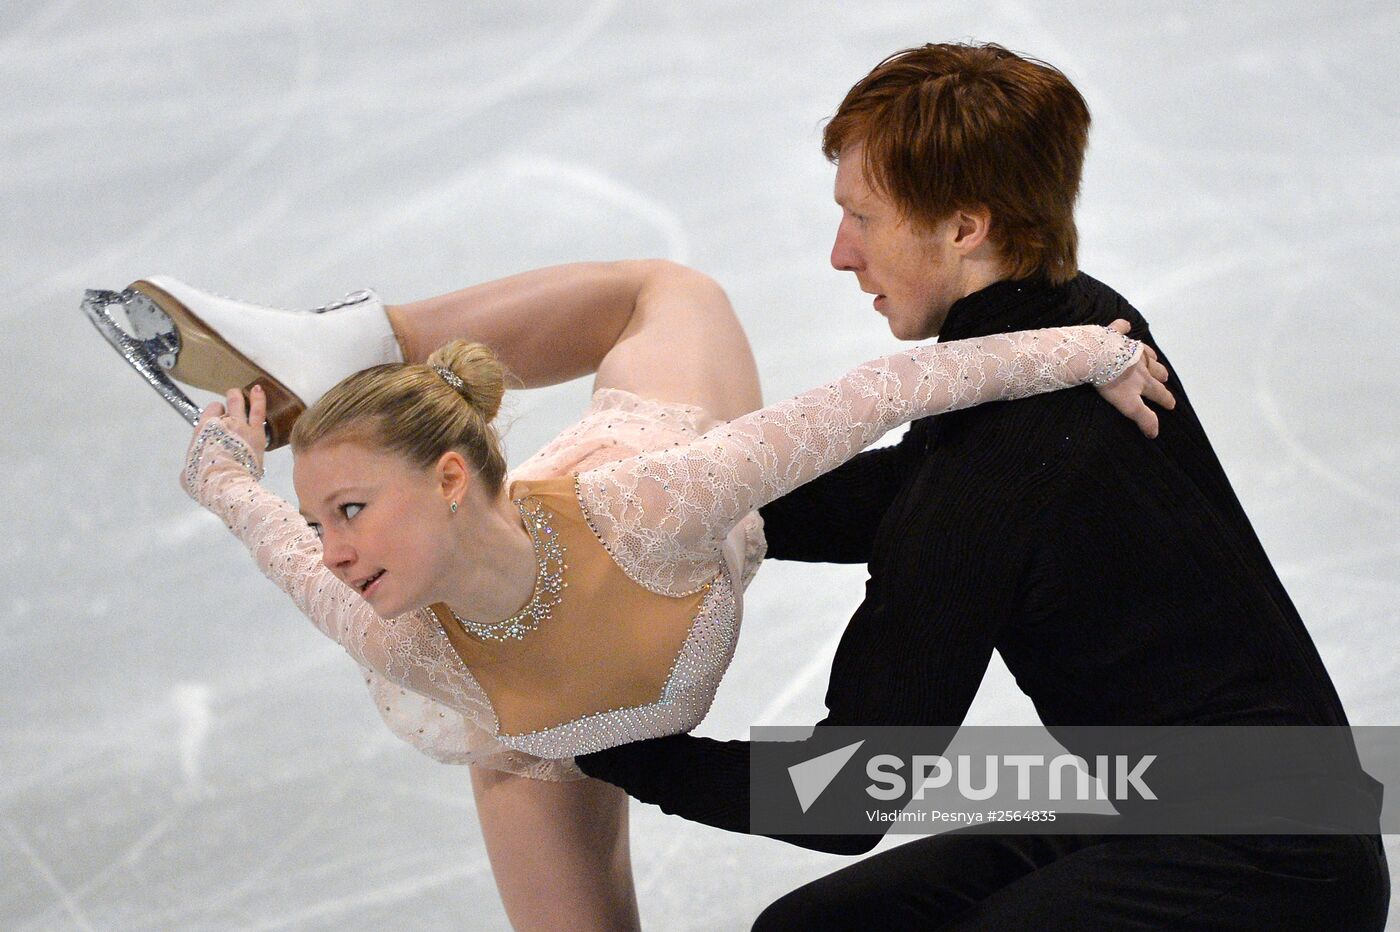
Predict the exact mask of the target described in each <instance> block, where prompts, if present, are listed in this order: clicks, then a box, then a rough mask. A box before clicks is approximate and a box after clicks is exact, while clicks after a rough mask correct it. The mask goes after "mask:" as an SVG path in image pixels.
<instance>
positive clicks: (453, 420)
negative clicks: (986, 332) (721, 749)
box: [152, 262, 1172, 928]
mask: <svg viewBox="0 0 1400 932" xmlns="http://www.w3.org/2000/svg"><path fill="white" fill-rule="evenodd" d="M157 281H159V280H157ZM152 290H153V291H159V293H160V294H161V295H162V296H163V298H164V299H168V300H169V301H170V302H174V304H167V303H165V302H164V301H163V302H162V307H163V308H166V309H167V310H169V311H170V312H171V314H172V316H173V317H175V319H176V320H177V321H178V320H180V319H181V315H186V317H187V319H190V320H194V321H195V322H196V323H198V321H199V315H200V314H201V313H202V314H203V315H204V317H206V318H207V317H211V316H214V314H215V305H214V303H213V302H216V301H217V300H220V299H214V298H212V297H211V296H206V295H203V294H202V293H200V292H197V291H195V290H194V289H190V288H189V287H188V286H185V285H182V284H180V283H178V282H174V281H173V280H164V281H162V282H161V286H160V287H159V288H153V289H152ZM225 304H227V302H225ZM176 305H178V308H177V307H176ZM226 309H227V308H225V310H226ZM263 310H265V309H259V311H260V312H261V311H263ZM267 313H273V314H276V313H279V312H272V311H268V312H267ZM384 314H385V315H386V317H387V319H388V321H389V322H390V323H391V324H392V330H393V334H394V336H395V337H396V339H397V343H398V344H399V346H400V347H401V348H402V352H403V356H404V357H405V358H406V359H407V360H409V361H406V362H399V363H384V364H380V365H376V366H372V367H370V368H369V369H366V370H364V371H360V372H357V373H355V374H353V375H350V376H349V377H347V378H345V379H344V380H343V381H340V382H339V383H338V384H336V385H335V386H334V388H332V389H331V390H329V391H328V392H326V393H325V394H324V395H323V396H321V397H320V398H319V400H316V399H314V398H306V399H304V400H305V401H306V402H312V401H314V404H311V405H310V407H309V409H308V410H306V412H305V413H304V414H302V415H301V416H300V418H299V419H297V420H296V422H295V426H294V427H293V429H292V431H291V435H290V442H291V446H292V450H293V454H294V484H295V486H296V491H297V496H298V498H299V500H300V505H301V510H300V512H298V511H297V509H295V508H293V506H291V505H290V504H288V503H286V502H285V501H283V500H281V499H280V498H278V497H277V496H276V495H274V494H273V493H271V492H269V491H267V490H265V489H263V488H262V487H261V486H260V485H259V484H258V479H259V478H260V476H261V463H262V457H263V453H264V449H265V445H266V444H265V439H264V437H265V435H264V420H265V417H266V415H267V408H268V400H267V393H266V392H265V391H264V390H263V389H262V387H261V384H267V381H268V379H270V378H271V377H273V376H279V375H281V376H282V379H281V381H282V382H283V383H285V382H291V381H294V379H293V378H292V377H291V373H290V372H286V373H283V374H279V373H273V372H264V371H261V370H260V372H259V375H260V376H264V377H265V378H263V380H262V383H261V384H260V385H258V386H255V387H254V388H253V389H252V390H251V391H250V393H249V395H250V398H249V400H248V401H247V402H246V403H245V401H244V396H243V393H242V392H241V391H240V390H237V389H234V390H231V391H229V392H228V393H227V401H226V404H220V403H215V404H212V405H210V406H208V407H207V408H206V409H204V411H203V412H202V415H201V417H200V420H199V422H198V424H197V426H196V432H195V437H194V439H193V440H192V442H191V444H190V447H189V450H188V454H187V462H186V466H185V468H184V470H183V472H182V474H181V481H182V484H183V486H184V488H185V489H186V490H187V491H188V492H189V493H190V494H191V495H192V496H193V497H194V498H195V499H196V500H197V501H198V502H199V503H200V504H201V505H203V506H205V507H206V508H209V509H210V510H212V511H214V512H215V513H216V514H218V515H219V516H220V517H221V518H223V520H224V521H225V522H226V523H227V524H228V525H229V527H230V528H231V529H232V530H233V531H234V533H235V534H237V535H238V536H239V538H240V539H241V540H242V541H243V542H244V543H245V544H246V545H247V547H248V548H249V550H250V551H251V552H252V555H253V557H254V559H255V560H256V561H257V563H258V565H259V567H260V568H261V569H262V570H263V572H264V573H265V574H267V575H268V576H269V578H271V579H272V580H273V581H274V582H276V583H277V584H278V585H279V586H280V587H281V588H282V589H284V591H286V592H287V593H288V595H290V596H291V597H292V599H293V600H294V601H295V602H296V603H297V605H298V607H299V608H301V610H302V611H303V612H304V613H305V614H306V615H307V616H308V617H309V618H310V619H311V620H312V622H313V623H314V624H315V625H316V626H317V627H318V628H319V629H320V630H321V631H322V632H324V633H325V634H326V635H328V636H329V637H331V638H333V639H335V640H336V641H337V642H338V643H340V644H341V645H342V646H343V647H344V648H345V649H346V651H347V652H348V653H349V654H350V655H351V656H352V657H353V658H354V659H355V660H356V662H357V663H358V664H359V665H360V666H361V668H362V669H363V671H364V675H365V679H366V682H367V684H368V685H369V688H370V691H371V693H372V695H373V697H374V701H375V704H376V706H377V708H378V709H379V711H380V714H381V715H382V716H383V717H384V719H385V721H386V722H387V723H388V725H389V726H390V727H391V728H392V729H393V730H394V731H395V732H396V733H397V734H399V735H400V736H401V737H403V738H404V739H406V740H407V741H409V742H410V743H412V744H414V745H415V746H417V747H418V748H420V749H422V750H424V751H425V752H426V753H428V754H430V755H432V756H434V757H435V758H437V759H439V760H444V761H450V762H457V763H463V762H465V763H470V764H472V768H471V769H472V782H473V788H474V790H475V793H476V799H477V805H478V811H479V814H480V818H481V823H482V828H483V833H484V835H485V838H486V843H487V850H488V855H489V857H490V859H491V863H492V867H493V870H494V872H495V874H496V878H497V883H498V886H499V887H500V889H501V894H502V898H503V900H504V902H505V906H506V910H507V912H508V914H509V915H510V917H511V920H512V922H513V923H514V924H515V925H516V926H517V927H522V928H524V927H536V926H539V927H545V926H549V927H558V926H559V925H560V924H561V923H564V924H568V925H569V926H570V927H575V928H577V927H585V926H590V925H593V924H596V925H597V926H598V927H607V928H618V927H629V926H635V925H636V922H637V915H636V903H635V897H634V894H633V892H632V885H631V869H630V862H629V856H628V849H627V829H626V802H625V800H626V798H625V796H623V794H622V793H621V792H620V791H618V790H615V789H614V788H613V787H610V786H607V785H605V784H601V783H597V782H595V781H590V780H586V779H580V778H581V777H582V775H581V774H580V773H579V771H578V770H577V768H576V767H574V765H573V763H572V760H571V758H572V757H573V756H574V755H577V754H582V753H586V752H589V751H595V750H599V749H602V748H606V747H610V746H613V745H616V744H620V743H624V742H628V741H633V740H638V739H642V738H649V737H655V736H659V735H664V734H672V733H676V732H681V731H686V730H689V729H691V728H693V727H695V725H697V724H698V723H699V722H700V720H701V719H702V718H703V717H704V715H705V713H706V711H707V710H708V708H709V705H710V702H711V699H712V698H713V695H714V691H715V689H716V688H717V686H718V683H719V680H720V677H721V676H722V674H723V672H724V670H725V668H726V667H727V665H728V663H729V660H730V658H731V656H732V652H733V649H734V644H735V639H736V637H737V634H738V625H739V617H740V605H741V593H742V591H743V589H744V587H745V586H746V584H747V583H748V581H749V579H750V578H751V577H752V575H753V573H754V571H755V570H756V568H757V565H758V562H759V560H760V559H761V557H762V552H763V543H762V531H761V526H760V521H759V519H758V517H757V515H756V513H755V512H756V510H757V508H758V507H759V506H760V505H763V504H764V503H766V502H768V501H770V500H772V499H774V498H776V497H778V496H779V495H781V494H783V493H785V492H786V491H788V490H790V489H792V488H794V487H795V486H797V485H800V484H802V483H804V482H807V481H809V480H811V479H813V478H815V477H816V476H817V475H820V474H821V473H823V472H825V471H826V470H829V469H831V468H833V467H835V466H836V465H838V464H840V463H841V462H843V461H844V460H846V459H847V458H849V457H850V456H852V455H854V454H855V453H857V452H858V451H860V450H861V449H863V448H864V447H865V446H867V445H869V444H870V443H872V442H873V441H874V440H876V439H878V438H879V437H880V436H881V435H883V434H884V433H886V432H887V431H889V430H890V429H892V428H894V427H896V426H898V425H899V424H902V423H904V422H906V421H909V420H911V419H914V418H919V417H925V416H929V415H933V414H938V413H941V412H944V411H950V410H954V409H957V408H963V407H968V406H971V405H976V404H981V403H984V402H988V401H996V400H1008V399H1014V398H1020V397H1025V396H1028V395H1031V394H1035V393H1039V392H1043V391H1049V390H1054V389H1059V388H1065V387H1069V386H1073V385H1079V384H1084V383H1093V384H1095V385H1097V386H1099V391H1100V393H1101V394H1102V395H1103V396H1104V397H1105V398H1106V399H1108V400H1109V401H1110V402H1111V403H1113V404H1114V405H1115V407H1117V408H1118V409H1119V410H1120V411H1122V412H1123V413H1125V414H1126V415H1128V416H1130V417H1132V418H1133V419H1134V420H1135V421H1136V422H1137V423H1138V424H1139V426H1140V427H1142V429H1143V430H1144V432H1146V433H1148V434H1149V435H1151V434H1152V433H1154V432H1155V415H1153V414H1152V413H1151V411H1150V410H1149V409H1147V408H1146V406H1145V405H1144V404H1143V398H1144V397H1147V398H1150V399H1152V400H1154V401H1157V402H1159V403H1161V404H1164V405H1167V406H1170V405H1171V404H1172V399H1171V396H1170V394H1169V393H1168V392H1167V390H1166V389H1165V387H1164V385H1163V384H1162V383H1163V381H1164V380H1165V379H1166V377H1167V376H1166V371H1165V369H1164V368H1163V367H1161V365H1160V364H1159V363H1157V362H1156V360H1155V356H1153V355H1152V354H1151V351H1150V350H1147V351H1146V352H1144V348H1143V347H1142V346H1141V345H1140V344H1138V343H1137V342H1136V341H1133V340H1129V339H1127V338H1126V337H1125V336H1122V334H1121V332H1120V328H1121V330H1123V331H1125V330H1126V329H1127V327H1126V323H1124V322H1117V323H1116V324H1115V327H1114V328H1102V327H1067V328H1057V329H1051V330H1040V331H1027V332H1021V333H1013V334H1007V335H996V336H989V337H984V338H980V339H976V340H968V341H962V342H958V343H950V344H935V345H924V346H919V347H916V348H914V349H911V350H908V351H905V352H901V353H896V354H893V355H891V356H887V357H884V358H882V359H878V360H874V361H872V362H869V363H866V364H865V365H863V366H860V367H858V368H856V369H854V370H852V371H851V372H849V373H848V374H846V375H845V376H843V377H842V378H841V379H839V380H837V381H835V382H832V383H830V384H828V385H825V386H822V387H820V388H817V389H814V390H812V391H809V392H807V393H805V394H802V395H799V396H797V397H796V398H793V399H791V400H788V401H785V402H782V403H780V404H776V405H773V406H770V407H768V408H763V409H761V410H756V409H758V408H759V405H760V401H761V400H760V395H759V387H758V378H757V373H756V368H755V365H754V361H753V358H752V355H751V353H750V351H749V347H748V344H747V341H746V339H745V337H744V334H743V331H742V329H741V328H740V325H739V323H738V320H737V318H736V317H735V315H734V313H733V311H732V309H731V307H730V305H729V302H728V300H727V298H726V297H725V295H724V293H723V292H722V291H721V290H720V289H719V287H718V286H717V285H716V284H715V283H714V282H713V281H711V280H710V279H708V278H706V277H705V276H703V275H701V274H699V273H696V272H694V271H692V270H689V269H685V268H682V267H679V266H676V265H674V264H671V263H666V262H622V263H606V264H582V265H573V266H562V267H557V268H551V269H543V270H539V271H536V272H530V273H526V274H524V275H519V276H515V277H512V278H508V279H503V280H500V281H496V282H491V283H487V284H484V285H479V286H476V287H474V288H468V289H466V290H464V291H460V292H455V293H453V294H450V295H445V296H442V297H439V298H433V299H429V300H427V301H423V302H419V303H417V304H411V305H404V306H400V307H392V308H387V309H385V310H384ZM287 319H288V320H289V321H290V320H291V317H290V316H289V317H288V318H287ZM182 336H184V337H185V342H186V345H191V346H192V345H193V344H194V340H195V338H196V337H197V336H198V334H197V333H196V332H195V328H194V326H193V325H190V326H189V328H188V329H185V330H182ZM213 337H214V342H215V343H220V342H222V341H223V337H221V336H220V335H219V334H218V333H214V334H213ZM224 337H229V338H230V339H232V337H231V335H230V334H229V333H225V334H224ZM459 337H469V338H470V339H472V340H474V341H476V342H474V343H466V342H463V341H462V340H460V339H457V338H459ZM239 340H240V342H243V341H242V338H241V337H240V338H239ZM443 344H446V345H443ZM225 345H226V346H227V347H228V348H229V349H231V345H229V344H225ZM488 346H489V347H492V348H493V349H494V352H493V351H492V349H487V347H488ZM431 347H441V348H439V349H437V350H436V351H434V352H432V353H431V354H429V353H428V352H427V350H428V349H429V348H431ZM299 350H300V351H302V352H303V353H304V355H305V357H306V358H307V359H310V358H311V357H312V356H314V355H315V354H316V353H317V352H318V351H319V350H318V348H317V347H316V346H302V347H299ZM283 352H284V353H285V350H284V351H283ZM498 360H499V361H498ZM245 361H246V360H245ZM502 363H504V366H505V368H506V369H507V370H509V371H510V372H511V373H512V374H513V375H514V376H515V377H517V378H519V379H520V380H521V382H522V383H523V384H525V385H526V386H533V385H542V384H549V383H552V382H558V381H563V380H566V379H570V378H575V377H577V376H580V375H583V374H586V373H589V372H596V382H595V387H594V396H593V402H592V405H591V407H590V408H589V410H588V412H587V413H586V414H585V416H584V417H583V419H582V420H581V421H579V422H578V423H577V424H575V425H574V426H573V427H571V428H569V429H568V430H566V431H565V432H564V433H563V434H561V435H560V436H559V437H558V438H556V439H555V440H554V441H552V442H551V443H550V444H548V445H547V446H546V447H545V448H544V449H542V450H541V451H539V452H538V453H537V454H535V455H534V456H533V457H531V458H530V459H529V460H527V461H526V462H525V463H524V464H522V465H521V466H520V467H519V468H517V469H516V470H514V471H513V472H511V473H509V474H507V472H506V467H505V459H504V457H503V455H502V452H501V449H500V445H499V441H498V439H497V436H496V433H495V430H494V429H493V427H492V426H491V424H492V420H493V418H494V416H495V414H496V412H497V410H498V408H499V405H500V401H501V396H502V390H503V384H504V373H503V370H502ZM308 365H310V364H309V363H308ZM176 374H177V377H179V376H180V373H178V372H177V373H176ZM296 400H297V401H301V400H302V399H296ZM949 517H950V520H956V516H949ZM542 879H545V880H546V881H547V882H544V883H541V880H542Z"/></svg>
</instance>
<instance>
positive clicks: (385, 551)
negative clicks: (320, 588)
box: [292, 441, 449, 618]
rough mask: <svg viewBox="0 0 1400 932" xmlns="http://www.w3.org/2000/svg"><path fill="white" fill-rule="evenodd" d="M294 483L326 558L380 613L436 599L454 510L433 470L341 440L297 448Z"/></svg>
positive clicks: (392, 612) (323, 559) (385, 615)
mask: <svg viewBox="0 0 1400 932" xmlns="http://www.w3.org/2000/svg"><path fill="white" fill-rule="evenodd" d="M292 484H293V485H294V486H295V487H296V493H297V498H298V500H299V501H300V504H301V514H302V516H303V517H305V518H306V520H307V522H308V523H309V524H310V525H311V528H312V530H314V531H316V532H317V534H318V536H319V537H320V538H321V546H322V553H321V562H322V563H324V564H325V566H326V568H327V569H329V570H330V571H331V572H332V573H334V574H335V575H336V577H337V578H339V579H340V580H341V581H342V582H344V583H345V584H346V585H348V586H350V587H351V588H352V589H354V590H355V591H356V592H358V593H360V595H361V596H362V597H363V598H364V599H365V601H366V602H368V603H369V604H370V606H371V607H372V608H373V609H374V611H375V614H377V615H379V617H381V618H392V617H394V616H396V615H401V614H403V613H404V612H408V611H412V610H414V609H417V608H421V607H422V606H424V605H427V604H429V603H430V602H432V601H434V598H433V596H432V592H433V590H434V588H435V583H436V580H437V579H439V578H440V575H439V574H440V572H441V569H440V567H439V566H438V563H439V561H440V560H441V559H442V554H443V553H444V552H446V551H447V550H448V549H449V548H448V547H446V546H445V544H446V543H447V541H448V524H447V520H446V519H447V517H448V514H449V512H448V501H447V499H446V497H444V495H443V494H442V491H441V490H440V487H439V485H438V483H437V482H436V481H435V475H434V471H433V470H424V469H419V468H417V467H415V466H413V465H412V464H411V463H409V462H408V461H407V460H405V459H403V458H402V457H400V456H398V455H396V454H393V453H387V452H383V451H380V450H374V449H371V448H369V447H366V446H364V445H362V444H359V443H356V442H354V441H339V442H334V441H333V442H328V443H325V444H321V445H318V446H315V447H312V448H311V449H309V450H303V451H301V452H299V453H297V455H296V460H295V463H294V464H293V468H292ZM376 577H377V578H376Z"/></svg>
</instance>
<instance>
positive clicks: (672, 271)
mask: <svg viewBox="0 0 1400 932" xmlns="http://www.w3.org/2000/svg"><path fill="white" fill-rule="evenodd" d="M594 387H595V388H620V389H625V390H627V391H630V392H632V393H634V394H636V395H640V396H642V397H643V398H652V399H655V400H658V401H676V402H682V403H685V404H693V405H698V406H700V407H702V408H704V409H705V410H706V411H708V412H710V414H712V415H713V416H714V417H715V418H717V419H720V420H731V419H733V418H736V417H738V416H739V415H741V414H746V413H748V412H749V411H753V410H756V409H757V408H759V407H762V405H763V395H762V392H761V391H760V389H759V383H758V367H757V365H756V364H755V363H754V358H753V351H752V350H751V349H749V341H748V337H746V336H745V334H744V328H743V327H742V326H741V325H740V323H739V318H738V317H737V316H736V315H735V313H734V308H733V307H732V306H731V305H730V303H729V298H728V297H727V296H726V295H725V293H724V290H723V289H722V288H720V287H719V285H718V284H717V283H716V282H715V281H714V280H713V279H711V278H709V277H708V276H706V275H704V274H702V273H699V272H696V271H695V270H693V269H688V268H685V267H683V266H679V265H667V267H666V269H665V271H664V272H663V273H662V274H659V275H656V276H653V277H652V279H651V280H650V281H649V282H648V284H647V286H646V288H645V289H644V290H643V292H642V294H641V296H640V297H639V298H638V301H637V308H636V311H635V312H634V313H633V315H632V319H631V321H630V322H629V323H628V325H627V327H626V329H624V330H623V332H622V335H621V336H620V337H619V338H618V340H617V343H616V345H614V346H613V348H612V349H611V350H609V351H608V353H607V355H606V356H605V357H604V358H603V361H602V363H601V364H600V365H599V366H598V375H597V379H596V381H595V383H594Z"/></svg>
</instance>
